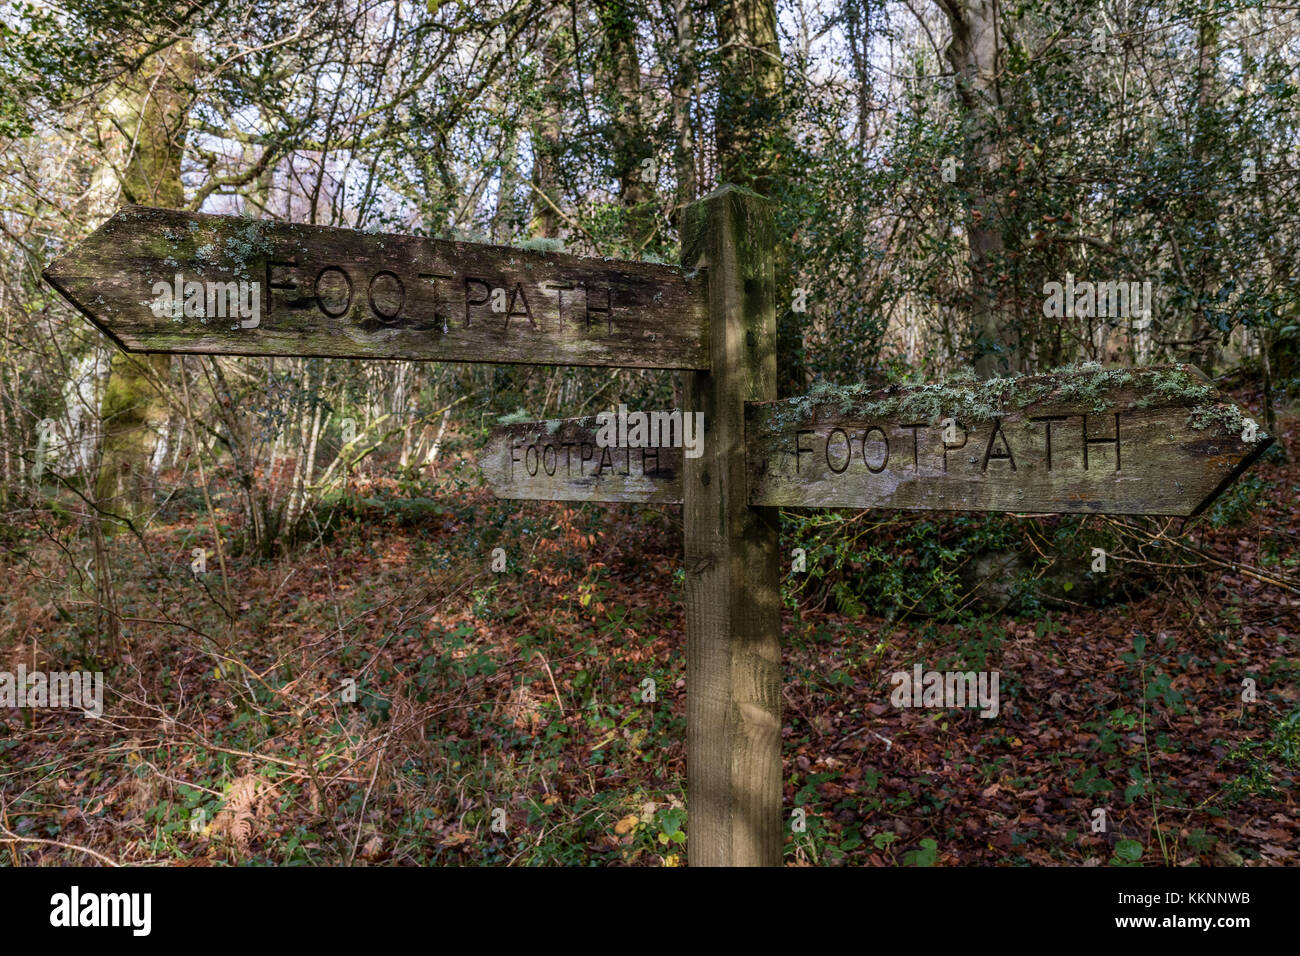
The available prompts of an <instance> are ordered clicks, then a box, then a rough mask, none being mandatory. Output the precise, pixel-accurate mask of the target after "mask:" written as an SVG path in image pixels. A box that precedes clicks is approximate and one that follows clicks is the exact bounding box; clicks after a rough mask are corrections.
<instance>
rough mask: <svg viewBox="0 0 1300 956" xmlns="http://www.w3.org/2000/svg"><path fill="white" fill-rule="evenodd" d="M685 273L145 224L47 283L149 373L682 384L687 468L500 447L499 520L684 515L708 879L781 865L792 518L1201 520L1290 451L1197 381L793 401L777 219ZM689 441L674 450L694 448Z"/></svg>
mask: <svg viewBox="0 0 1300 956" xmlns="http://www.w3.org/2000/svg"><path fill="white" fill-rule="evenodd" d="M682 232H683V235H682V265H683V268H671V267H667V266H661V265H652V264H647V263H631V262H613V261H608V260H601V259H580V258H576V257H573V256H566V255H559V254H554V253H543V252H529V251H523V250H519V249H513V248H503V247H498V246H485V245H477V244H472V243H459V242H441V241H436V240H431V239H422V238H415V237H406V236H389V235H378V234H371V233H362V232H356V231H352V230H346V229H332V228H326V227H319V226H298V225H286V224H276V223H269V222H262V221H255V220H249V219H240V218H233V217H220V216H201V215H192V214H187V213H180V212H173V211H170V210H163V209H147V208H143V207H128V208H127V209H125V210H123V211H122V212H119V213H118V214H117V215H115V216H114V217H113V218H112V219H110V220H109V221H108V222H107V223H105V224H104V226H102V227H101V228H100V229H99V230H98V231H97V232H95V233H94V234H93V235H92V236H91V237H90V238H89V239H87V240H86V241H85V242H83V243H82V244H81V245H79V246H77V247H76V248H75V249H73V250H72V251H71V252H70V253H69V254H68V255H66V256H64V257H63V258H61V259H59V260H58V261H57V262H55V263H53V264H52V265H51V266H50V267H49V268H48V269H47V270H46V271H45V273H44V275H45V278H46V279H47V280H48V281H50V282H51V283H52V284H53V285H54V286H55V287H56V288H57V289H58V290H59V291H60V292H61V293H62V294H63V295H64V296H65V297H67V298H68V300H69V301H70V302H72V304H73V305H74V306H76V307H77V308H78V309H79V310H80V311H81V312H82V313H83V314H84V315H86V317H87V318H89V319H90V320H91V321H92V322H94V323H95V324H96V325H97V326H99V327H100V328H101V329H102V330H103V331H104V332H105V333H107V334H108V335H109V336H110V337H112V338H113V339H114V341H116V342H117V343H118V344H119V345H121V346H122V347H123V348H125V349H127V350H129V351H144V352H180V353H202V354H224V355H295V356H329V357H340V358H342V357H359V358H387V359H429V360H439V361H453V362H491V363H526V364H538V365H548V364H567V365H604V366H619V367H629V368H663V369H680V370H686V371H687V375H686V382H685V386H686V387H685V402H684V405H685V409H683V410H682V412H683V414H685V413H691V414H696V413H703V416H704V417H703V432H702V442H701V443H700V444H699V445H698V447H697V448H695V449H694V450H693V451H691V450H688V449H687V448H685V447H682V446H681V445H680V444H674V443H672V442H668V443H664V442H658V443H657V444H648V443H647V442H646V441H644V440H637V441H631V440H629V439H627V437H626V435H624V433H623V432H619V433H618V434H620V435H623V437H622V438H620V439H618V440H616V441H612V442H611V441H610V440H609V439H610V436H611V433H610V432H609V431H608V430H606V431H602V428H601V423H600V422H598V421H597V419H596V418H595V417H592V418H583V419H567V420H559V421H551V422H532V423H525V424H513V425H504V426H501V427H499V428H498V429H497V430H496V432H495V433H494V435H493V437H492V440H491V441H490V442H489V444H488V447H487V449H486V451H485V454H484V458H483V471H484V474H485V476H486V478H487V481H488V483H489V485H490V486H491V487H492V488H493V490H494V491H495V492H496V493H497V494H498V495H500V496H501V497H505V498H521V499H525V498H533V499H555V500H571V501H572V500H578V501H641V502H661V503H678V502H680V503H681V504H682V505H683V525H684V529H685V571H686V577H685V604H686V637H687V639H686V645H687V647H686V655H687V776H688V781H687V782H688V793H689V805H688V809H689V813H690V817H689V827H688V833H689V853H690V862H691V864H692V865H696V866H699V865H768V866H773V865H779V864H780V862H781V856H782V844H783V837H782V832H783V827H782V821H781V749H780V741H781V710H780V696H781V647H780V575H781V570H780V560H779V554H778V534H777V532H778V524H777V516H778V509H779V508H781V507H853V508H866V507H872V508H901V509H946V510H971V511H1004V512H1019V513H1026V512H1027V513H1034V512H1048V513H1085V514H1087V513H1099V514H1112V513H1113V514H1156V515H1185V516H1186V515H1195V514H1198V513H1200V512H1201V511H1202V510H1204V509H1205V507H1206V506H1207V505H1208V504H1209V503H1210V502H1211V501H1213V500H1214V498H1215V497H1217V496H1218V495H1219V494H1221V493H1222V492H1223V490H1224V489H1225V488H1226V487H1227V486H1228V485H1229V484H1230V483H1231V482H1232V481H1233V480H1234V479H1235V478H1236V477H1237V476H1238V475H1240V474H1241V472H1242V471H1243V470H1245V469H1246V468H1247V467H1249V466H1250V464H1251V463H1252V462H1253V461H1254V460H1255V459H1256V458H1258V457H1259V455H1260V454H1262V453H1263V451H1264V450H1265V449H1266V448H1267V447H1268V445H1269V444H1270V443H1271V441H1272V439H1271V438H1270V437H1269V436H1267V435H1265V434H1264V433H1263V432H1262V431H1260V430H1259V429H1258V427H1257V426H1256V425H1255V423H1254V422H1252V421H1250V420H1249V419H1248V418H1246V417H1245V416H1244V415H1243V414H1242V412H1241V409H1239V408H1238V407H1237V406H1235V405H1234V404H1232V403H1231V402H1228V401H1225V400H1223V399H1222V398H1221V397H1220V396H1219V395H1218V394H1217V393H1216V392H1215V390H1214V388H1213V387H1212V386H1211V385H1210V384H1209V383H1208V382H1207V381H1205V379H1204V377H1203V376H1201V375H1200V373H1199V372H1197V371H1196V370H1195V369H1192V368H1190V367H1187V366H1164V367H1155V368H1146V369H1108V370H1103V369H1100V368H1099V367H1096V366H1092V367H1082V368H1078V369H1070V370H1063V371H1058V372H1055V373H1051V374H1048V375H1041V376H1032V377H1024V378H1017V379H1005V380H1001V379H999V380H990V381H987V382H961V383H947V384H943V385H919V386H911V387H900V388H891V389H885V390H879V391H874V392H873V391H869V390H864V389H856V388H849V389H831V388H824V387H823V388H818V389H814V391H813V392H812V393H810V394H809V395H807V396H803V397H800V398H793V399H786V400H782V401H776V352H775V343H776V308H775V301H774V288H775V282H774V275H773V248H774V243H775V239H774V236H773V232H772V217H771V210H770V206H769V203H768V201H767V200H765V199H762V198H761V197H759V196H757V195H755V194H753V193H751V192H748V191H746V190H743V189H738V188H736V187H731V186H724V187H723V188H721V189H719V190H717V191H715V192H714V193H712V194H710V195H709V196H707V197H705V198H704V199H701V200H700V201H698V202H696V203H694V204H693V205H691V206H690V207H688V208H687V209H686V210H685V215H684V219H683V230H682ZM679 434H680V433H679Z"/></svg>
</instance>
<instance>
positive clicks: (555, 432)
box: [479, 413, 682, 504]
mask: <svg viewBox="0 0 1300 956" xmlns="http://www.w3.org/2000/svg"><path fill="white" fill-rule="evenodd" d="M669 414H671V413H669ZM656 424H657V423H656ZM676 425H677V434H678V435H680V433H681V415H680V413H677V419H676ZM599 426H600V423H598V422H597V421H596V419H595V417H590V418H567V419H561V420H557V421H547V422H523V423H518V424H513V425H500V426H498V427H497V428H495V429H493V431H492V437H491V439H489V441H488V443H487V447H486V448H484V449H483V455H482V457H481V458H480V459H479V465H480V467H481V468H482V470H483V477H484V478H485V479H486V480H487V483H488V486H489V487H490V488H491V489H492V492H493V493H494V494H495V495H496V496H497V497H498V498H523V499H531V500H537V499H542V500H550V501H645V502H651V501H654V502H659V503H661V504H681V501H682V448H681V447H680V446H679V447H673V445H672V443H671V437H670V439H669V441H667V442H664V443H662V447H660V443H659V442H658V441H656V443H655V445H654V446H651V445H649V444H648V443H647V444H646V445H645V446H644V447H636V448H633V447H632V446H630V445H626V444H625V445H624V446H623V447H618V446H617V445H616V444H609V445H604V444H602V443H601V436H600V429H599ZM671 429H672V425H671V423H670V424H669V426H668V427H667V428H665V429H663V431H664V432H665V434H667V435H669V436H671ZM658 431H659V429H656V438H657V433H658Z"/></svg>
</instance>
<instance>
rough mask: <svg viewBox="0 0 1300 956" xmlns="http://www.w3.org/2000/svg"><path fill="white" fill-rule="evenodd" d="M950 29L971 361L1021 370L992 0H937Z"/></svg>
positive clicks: (987, 374)
mask: <svg viewBox="0 0 1300 956" xmlns="http://www.w3.org/2000/svg"><path fill="white" fill-rule="evenodd" d="M939 5H940V6H941V7H942V9H943V11H944V13H945V14H946V15H947V17H948V23H949V26H950V27H951V28H952V41H951V42H950V43H949V44H948V48H947V50H946V51H945V53H946V55H947V57H948V62H949V63H950V64H951V65H952V68H953V70H954V71H955V72H956V74H957V101H958V103H959V105H960V109H961V113H962V140H963V152H964V154H965V155H964V156H963V163H962V166H963V170H964V172H963V173H962V174H961V176H960V178H961V179H963V180H965V181H967V182H968V183H969V186H968V188H967V190H966V194H967V195H968V196H969V197H970V198H969V200H968V206H967V225H966V237H967V243H968V247H969V252H968V261H969V263H970V274H971V302H970V317H971V328H970V337H971V340H972V342H971V358H972V361H973V363H974V366H975V374H976V376H977V377H979V378H992V377H994V376H997V375H1000V374H1005V373H1008V372H1019V371H1021V370H1022V364H1023V356H1022V354H1021V347H1020V333H1019V330H1018V329H1017V328H1016V325H1015V319H1014V315H1013V314H1012V313H1011V311H1010V309H1009V308H1008V307H1007V305H1006V304H1005V302H1006V299H1005V297H1004V296H1003V294H1002V292H1003V283H1004V279H1003V278H1002V277H1001V276H1000V273H1001V272H1002V270H1003V269H1004V268H1005V255H1004V253H1005V250H1006V237H1005V235H1004V234H1003V231H1002V230H1003V220H1002V214H1001V203H1000V201H999V200H1000V197H999V195H998V192H999V191H998V187H997V182H996V180H997V177H998V176H999V170H1000V169H1001V167H1002V165H1003V159H1004V157H1003V149H1002V147H1003V144H1002V142H1001V140H1000V139H999V138H998V116H999V113H1000V112H1001V111H1002V109H1003V104H1002V93H1001V89H1000V87H999V85H998V76H999V75H1000V73H999V71H1000V69H1001V67H1002V60H1003V56H1002V48H1001V44H1000V42H999V36H998V32H999V14H998V10H999V7H998V4H997V2H996V0H939Z"/></svg>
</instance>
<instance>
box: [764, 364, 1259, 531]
mask: <svg viewBox="0 0 1300 956" xmlns="http://www.w3.org/2000/svg"><path fill="white" fill-rule="evenodd" d="M747 416H748V418H747V430H746V434H747V439H748V445H747V462H748V468H749V473H750V484H749V501H750V504H753V505H780V506H803V507H850V508H900V509H906V510H930V509H936V510H945V511H1003V512H1013V511H1014V512H1052V513H1084V514H1087V513H1092V514H1150V515H1182V516H1190V515H1195V514H1199V513H1200V512H1201V511H1202V510H1204V509H1205V507H1206V506H1207V505H1208V504H1209V503H1210V502H1211V501H1213V500H1214V499H1215V498H1216V497H1218V495H1219V494H1220V493H1221V492H1222V491H1223V490H1224V489H1225V488H1227V487H1228V485H1229V484H1231V483H1232V481H1233V479H1235V478H1236V477H1237V476H1238V475H1239V474H1241V473H1242V471H1244V470H1245V469H1246V468H1247V467H1249V466H1250V464H1251V463H1252V462H1253V461H1254V460H1255V459H1256V458H1258V457H1259V456H1260V455H1261V454H1262V453H1263V452H1264V449H1266V448H1267V447H1268V446H1269V444H1270V443H1271V442H1272V439H1271V438H1270V437H1269V436H1267V435H1265V434H1264V432H1263V431H1262V430H1260V429H1259V428H1258V427H1257V426H1256V425H1255V423H1254V422H1253V421H1251V420H1250V419H1249V418H1248V417H1247V416H1246V415H1245V414H1244V413H1243V412H1242V410H1241V409H1240V408H1239V407H1238V406H1237V405H1235V404H1233V403H1232V402H1230V401H1226V400H1224V399H1223V398H1222V397H1221V396H1220V395H1219V394H1218V392H1217V391H1216V390H1215V388H1214V387H1213V385H1211V384H1210V383H1209V381H1208V380H1206V378H1205V376H1204V375H1202V374H1201V373H1200V372H1199V371H1198V370H1197V369H1195V368H1193V367H1191V366H1185V365H1182V366H1180V365H1170V366H1155V367H1149V368H1141V369H1122V368H1117V369H1102V368H1101V367H1100V366H1097V365H1091V366H1082V367H1079V368H1075V369H1070V370H1063V371H1058V372H1055V373H1051V374H1047V375H1036V376H1028V377H1023V378H1016V379H993V380H990V381H985V382H963V383H953V384H945V385H920V386H914V387H908V388H891V389H885V390H881V391H871V390H867V389H862V388H849V389H823V390H820V391H817V390H814V392H813V393H812V394H810V395H808V396H806V397H803V398H796V399H788V400H785V401H779V402H766V403H762V404H756V405H750V406H748V407H747Z"/></svg>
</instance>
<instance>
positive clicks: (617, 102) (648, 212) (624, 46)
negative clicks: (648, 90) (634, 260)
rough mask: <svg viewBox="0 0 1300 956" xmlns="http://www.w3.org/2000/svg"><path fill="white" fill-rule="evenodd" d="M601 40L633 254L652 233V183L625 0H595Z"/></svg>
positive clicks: (617, 173) (632, 23) (631, 19)
mask: <svg viewBox="0 0 1300 956" xmlns="http://www.w3.org/2000/svg"><path fill="white" fill-rule="evenodd" d="M596 9H597V11H598V13H599V16H600V26H601V31H602V36H603V38H604V47H603V49H602V52H601V64H600V73H601V79H602V81H603V82H602V83H601V85H602V87H603V88H604V91H605V112H606V115H607V116H608V118H609V120H608V121H609V143H610V149H611V153H612V159H613V165H614V169H613V172H614V178H615V179H616V180H617V181H618V198H619V202H620V204H621V205H622V207H623V214H624V217H625V218H624V229H623V235H624V240H625V242H626V244H627V246H628V251H629V253H636V252H637V251H639V250H640V249H642V248H644V247H645V245H646V244H647V243H648V242H649V241H650V240H651V238H652V237H653V236H654V233H655V210H654V189H653V183H652V182H648V181H647V180H648V179H649V176H648V173H649V169H648V168H647V166H646V165H643V160H651V162H652V163H653V155H652V154H653V149H652V144H651V143H650V141H649V138H648V137H647V136H646V131H645V121H644V117H643V114H642V111H641V60H640V56H639V55H638V54H637V49H636V41H637V23H636V10H635V8H634V7H633V5H632V4H631V3H630V2H629V0H600V2H599V3H598V4H597V7H596Z"/></svg>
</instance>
